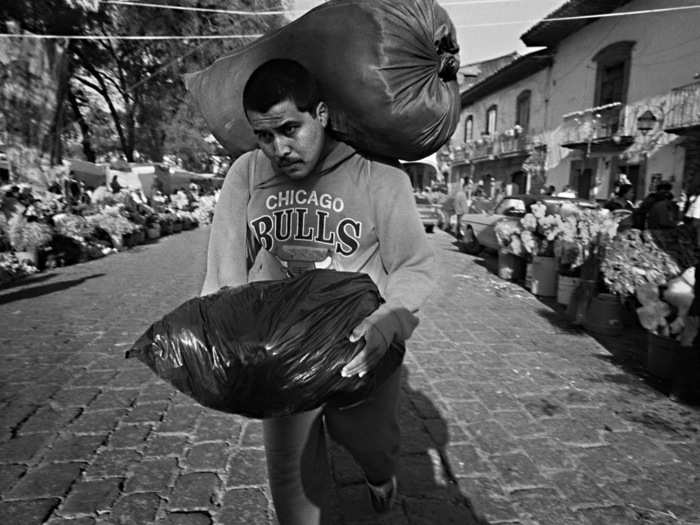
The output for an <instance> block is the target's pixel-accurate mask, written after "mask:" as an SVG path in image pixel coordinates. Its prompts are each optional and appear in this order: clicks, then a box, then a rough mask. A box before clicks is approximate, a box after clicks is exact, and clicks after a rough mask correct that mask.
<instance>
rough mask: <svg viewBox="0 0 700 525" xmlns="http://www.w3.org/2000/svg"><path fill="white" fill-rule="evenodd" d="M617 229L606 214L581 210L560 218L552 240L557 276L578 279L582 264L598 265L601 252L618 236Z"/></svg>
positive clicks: (610, 217) (613, 219)
mask: <svg viewBox="0 0 700 525" xmlns="http://www.w3.org/2000/svg"><path fill="white" fill-rule="evenodd" d="M557 217H558V216H557ZM617 227H618V221H617V220H616V219H615V218H614V217H613V216H612V215H611V214H610V212H609V211H608V210H584V211H582V212H580V213H577V214H575V215H568V216H566V217H564V218H561V219H560V220H559V227H558V235H557V237H556V239H555V240H554V255H555V256H556V257H557V258H558V259H559V271H560V273H561V274H563V275H568V276H578V274H580V272H581V267H582V266H583V264H584V263H585V262H587V261H592V260H595V262H596V263H597V259H598V258H599V257H600V256H601V255H602V248H603V247H604V246H605V245H606V244H608V243H609V242H610V241H611V240H612V239H613V237H615V235H616V234H617Z"/></svg>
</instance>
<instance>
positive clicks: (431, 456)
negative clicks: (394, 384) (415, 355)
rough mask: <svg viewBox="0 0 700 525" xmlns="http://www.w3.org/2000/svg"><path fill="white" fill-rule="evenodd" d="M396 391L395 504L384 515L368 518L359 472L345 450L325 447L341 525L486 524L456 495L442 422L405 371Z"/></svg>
mask: <svg viewBox="0 0 700 525" xmlns="http://www.w3.org/2000/svg"><path fill="white" fill-rule="evenodd" d="M401 390H402V393H401V397H400V403H399V424H400V427H401V457H400V460H399V472H398V486H399V499H398V501H397V502H396V505H395V506H394V509H393V510H392V511H391V512H390V513H388V514H386V515H378V514H375V513H374V512H373V510H372V509H371V507H370V506H369V502H368V498H367V494H366V488H365V484H364V477H363V474H362V471H361V470H360V469H359V467H357V465H356V464H355V463H354V461H353V460H352V458H351V457H350V455H349V454H348V453H347V452H346V451H345V450H343V449H342V448H341V447H339V446H338V445H336V444H332V445H331V447H330V457H331V464H332V468H333V473H334V478H335V480H336V483H337V484H338V489H339V496H340V497H339V500H340V501H339V506H340V510H341V513H342V515H343V519H344V523H352V524H355V523H357V524H363V525H364V524H367V525H369V524H373V525H380V524H387V525H388V524H399V523H400V524H404V523H411V524H412V525H413V524H415V525H443V524H460V525H488V522H487V521H486V520H479V519H478V518H477V517H476V515H475V512H474V510H473V509H472V505H471V504H470V500H469V498H468V497H467V496H465V495H464V494H462V493H461V491H460V488H459V485H458V484H457V481H456V479H455V477H454V470H453V469H452V466H451V465H450V461H449V458H448V453H447V445H448V443H449V431H448V425H447V421H446V420H445V419H444V418H443V416H442V415H441V414H440V412H439V410H438V409H437V407H436V406H435V404H434V403H433V402H432V401H431V400H430V398H428V397H427V396H426V395H425V394H423V393H422V392H421V391H420V390H417V389H414V388H413V387H412V386H411V385H410V383H409V372H408V369H407V368H406V366H403V367H402V369H401ZM368 439H371V435H368ZM406 516H407V517H408V522H406V521H405V517H406Z"/></svg>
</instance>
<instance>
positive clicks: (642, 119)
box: [635, 109, 657, 192]
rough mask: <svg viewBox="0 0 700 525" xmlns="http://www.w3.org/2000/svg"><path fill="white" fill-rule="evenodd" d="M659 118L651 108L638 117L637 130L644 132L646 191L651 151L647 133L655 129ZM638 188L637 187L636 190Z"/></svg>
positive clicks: (643, 155) (643, 170) (644, 177)
mask: <svg viewBox="0 0 700 525" xmlns="http://www.w3.org/2000/svg"><path fill="white" fill-rule="evenodd" d="M656 122H657V119H656V115H654V113H653V112H652V111H651V110H648V109H647V110H646V111H645V112H644V113H642V114H641V115H640V116H639V117H638V118H637V130H638V131H639V132H640V133H641V134H642V140H643V143H642V148H641V149H642V163H643V169H641V170H640V171H641V176H642V184H643V186H642V191H644V188H645V187H646V185H647V164H648V156H649V152H648V151H647V139H646V137H647V134H648V133H649V132H650V131H651V130H652V129H654V126H655V125H656ZM636 191H637V189H636V188H635V192H636Z"/></svg>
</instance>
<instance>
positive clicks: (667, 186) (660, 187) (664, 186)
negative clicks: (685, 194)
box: [656, 180, 673, 191]
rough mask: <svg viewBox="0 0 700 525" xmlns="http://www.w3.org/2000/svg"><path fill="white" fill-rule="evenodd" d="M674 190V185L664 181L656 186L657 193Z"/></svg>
mask: <svg viewBox="0 0 700 525" xmlns="http://www.w3.org/2000/svg"><path fill="white" fill-rule="evenodd" d="M672 189H673V184H671V183H670V182H669V181H666V180H662V181H661V182H659V183H658V184H657V185H656V191H671V190H672Z"/></svg>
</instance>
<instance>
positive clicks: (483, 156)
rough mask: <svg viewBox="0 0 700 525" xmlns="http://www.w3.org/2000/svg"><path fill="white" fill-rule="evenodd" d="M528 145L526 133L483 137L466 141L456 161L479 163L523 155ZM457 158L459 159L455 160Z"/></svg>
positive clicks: (528, 140)
mask: <svg viewBox="0 0 700 525" xmlns="http://www.w3.org/2000/svg"><path fill="white" fill-rule="evenodd" d="M529 145H530V139H529V136H528V135H527V134H526V133H519V134H513V135H506V134H501V135H497V136H496V137H493V138H491V137H489V136H485V137H483V138H481V139H476V140H468V141H467V142H466V143H465V144H463V147H462V148H460V149H459V150H458V151H459V153H458V154H457V155H456V159H455V160H457V161H465V160H466V161H471V162H474V161H480V160H489V159H496V158H501V157H510V156H515V155H524V154H526V153H527V151H528V147H529ZM457 157H459V158H457Z"/></svg>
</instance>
